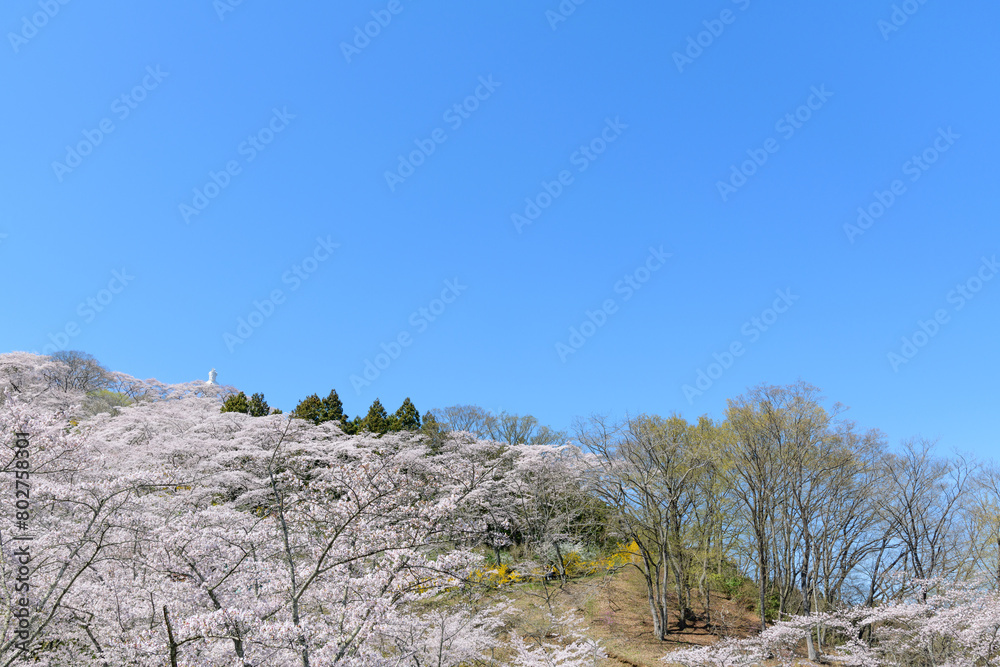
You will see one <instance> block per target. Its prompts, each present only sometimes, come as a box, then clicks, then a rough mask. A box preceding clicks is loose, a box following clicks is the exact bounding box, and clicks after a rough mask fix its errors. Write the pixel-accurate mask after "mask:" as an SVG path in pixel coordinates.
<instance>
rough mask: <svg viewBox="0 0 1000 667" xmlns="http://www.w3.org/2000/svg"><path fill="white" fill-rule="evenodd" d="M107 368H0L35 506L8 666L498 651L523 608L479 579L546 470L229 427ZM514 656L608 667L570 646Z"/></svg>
mask: <svg viewBox="0 0 1000 667" xmlns="http://www.w3.org/2000/svg"><path fill="white" fill-rule="evenodd" d="M86 371H87V369H86V368H76V369H71V368H68V367H67V365H66V363H64V362H63V361H60V360H58V359H51V358H46V357H36V356H33V355H28V354H22V353H17V354H7V355H2V356H0V382H2V384H3V401H2V405H0V433H2V438H3V445H4V447H6V448H7V451H8V452H10V453H11V454H13V456H9V457H8V459H7V463H6V468H5V472H7V473H8V475H9V478H10V479H12V480H13V478H14V476H15V475H14V473H15V472H16V471H18V470H21V471H28V472H30V476H29V475H27V474H26V475H21V477H23V478H25V479H24V488H30V498H27V500H28V502H27V503H22V504H21V505H18V507H22V506H23V507H25V508H26V509H24V510H23V513H20V514H15V512H14V511H7V509H8V508H7V507H5V511H4V512H3V513H2V514H0V545H2V549H3V557H4V578H3V587H4V596H3V607H2V609H0V622H2V623H3V634H2V643H0V664H3V665H9V664H12V663H13V662H15V661H18V660H22V659H25V658H26V659H28V660H29V661H34V662H35V663H37V664H46V665H115V666H118V665H163V664H173V665H216V666H221V665H274V666H280V665H314V666H316V665H334V664H336V665H373V664H399V663H400V661H408V662H412V663H414V664H420V665H423V664H435V665H441V666H442V667H444V666H446V665H457V664H460V663H468V662H470V661H477V660H481V659H486V657H487V656H488V655H489V654H490V652H491V651H492V650H493V649H494V648H495V647H496V645H497V642H498V640H497V629H498V628H499V627H500V626H501V625H502V623H503V618H504V617H503V614H502V609H500V608H497V607H492V608H491V607H484V605H483V604H482V603H481V601H480V600H479V599H478V598H477V597H476V596H475V595H473V594H472V592H473V591H472V589H471V587H469V586H467V585H466V584H465V582H466V580H467V579H468V578H469V575H470V573H471V571H472V570H473V569H474V568H475V567H476V566H477V565H479V564H480V563H481V561H482V557H481V556H480V555H477V554H476V553H475V552H474V550H473V549H474V547H476V546H479V545H480V544H481V543H482V541H483V539H484V536H485V535H487V534H488V532H489V531H488V526H487V524H488V517H489V515H490V513H491V512H490V509H491V508H492V507H493V503H494V502H495V500H496V499H497V498H509V497H510V495H511V494H512V493H515V492H516V488H517V485H516V483H515V482H516V478H517V477H518V475H520V474H522V472H523V466H521V465H519V460H520V459H521V458H522V456H524V457H525V458H526V459H528V458H530V459H531V462H532V464H533V465H537V463H538V461H539V460H540V459H538V455H539V453H538V452H531V453H529V452H517V451H510V452H501V451H499V450H498V449H497V448H496V445H495V444H494V443H491V442H486V441H477V440H475V439H474V438H471V437H469V436H468V435H467V434H457V435H455V436H454V437H450V438H448V439H447V441H446V442H445V443H444V445H443V447H441V449H440V451H439V452H437V453H435V454H434V455H433V456H431V455H429V452H428V449H427V448H426V447H424V446H423V445H422V444H421V442H420V440H419V438H417V437H416V436H409V435H405V434H403V435H396V434H389V435H386V436H383V437H380V438H376V437H373V436H371V435H356V436H346V435H345V434H344V433H343V432H342V431H340V430H339V428H338V427H337V426H336V425H335V424H333V423H326V424H321V425H318V426H316V425H312V424H310V423H308V422H306V421H304V420H301V419H290V418H289V417H288V416H286V415H272V416H265V417H257V418H254V417H249V416H247V415H244V414H238V413H228V412H227V413H223V412H220V406H221V404H222V397H223V396H224V395H225V394H226V393H227V392H229V391H230V390H229V389H228V388H225V387H217V386H213V385H206V384H205V383H191V384H184V385H171V386H168V385H163V384H160V383H157V382H155V381H139V380H136V379H134V378H130V377H128V376H125V375H121V374H111V375H110V376H109V377H108V378H107V382H104V383H102V387H101V388H99V389H98V388H97V387H95V386H90V384H92V383H91V382H90V380H88V377H87V373H86ZM100 392H107V393H110V394H112V395H113V398H115V399H116V400H111V401H109V400H105V404H104V405H103V406H96V407H95V405H94V400H95V397H97V398H100V397H101V395H102V394H101V393H100ZM105 398H107V397H105ZM116 402H117V403H119V404H117V405H116V404H114V403H116ZM101 407H103V408H106V409H99V408H101ZM549 450H551V451H550V453H551V454H553V455H558V448H549ZM21 451H24V452H26V453H25V454H23V455H22V454H21V453H20V452H21ZM15 452H16V453H15ZM21 461H28V462H29V463H28V465H24V466H21V465H19V463H20V462H21ZM9 494H10V495H9V498H8V499H7V506H8V507H9V508H10V510H13V506H14V503H15V498H14V495H13V491H10V492H9ZM29 537H30V538H31V539H27V538H29ZM19 550H20V551H19ZM23 553H30V557H27V558H26V557H24V556H21V555H20V554H23ZM25 563H26V567H21V564H25ZM431 598H434V599H437V600H443V599H447V600H449V601H450V603H449V605H448V606H447V607H446V612H445V613H437V614H430V615H428V612H427V611H426V610H424V611H422V610H421V608H420V606H419V605H417V604H416V603H417V602H419V601H420V600H428V599H431ZM553 642H554V643H553ZM512 651H513V652H512V653H511V654H510V657H511V659H512V660H514V661H520V662H521V663H522V664H535V663H536V662H537V661H538V660H545V659H546V658H545V656H550V655H551V656H555V657H559V655H561V656H562V657H563V658H572V657H573V656H576V658H574V660H576V659H581V658H580V656H582V655H584V654H587V655H588V656H591V657H592V656H593V653H594V651H593V650H592V647H591V646H590V645H589V644H588V643H587V642H585V641H584V640H583V639H582V638H578V637H574V636H568V637H565V638H564V637H559V636H558V635H553V638H552V640H551V641H549V640H547V642H546V643H542V644H539V643H537V642H536V643H534V644H533V643H531V642H523V641H522V642H520V643H519V644H518V643H517V642H515V648H514V649H513V650H512ZM572 662H573V661H572V660H571V661H570V662H567V663H565V664H572Z"/></svg>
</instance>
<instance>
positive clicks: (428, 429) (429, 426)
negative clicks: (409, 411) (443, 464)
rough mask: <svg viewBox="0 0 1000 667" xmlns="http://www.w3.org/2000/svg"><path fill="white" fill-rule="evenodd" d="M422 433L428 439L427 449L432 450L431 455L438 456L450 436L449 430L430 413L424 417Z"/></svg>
mask: <svg viewBox="0 0 1000 667" xmlns="http://www.w3.org/2000/svg"><path fill="white" fill-rule="evenodd" d="M420 432H421V433H422V434H423V435H424V437H425V438H426V440H425V442H426V444H427V447H428V448H430V450H431V454H437V453H438V452H440V451H441V448H442V447H443V446H444V441H445V438H447V436H448V429H447V428H446V427H445V426H444V425H443V424H441V422H439V421H438V420H437V419H436V418H435V417H434V413H433V412H428V413H426V414H425V415H424V419H423V424H422V425H421V426H420Z"/></svg>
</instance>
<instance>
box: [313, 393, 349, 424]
mask: <svg viewBox="0 0 1000 667" xmlns="http://www.w3.org/2000/svg"><path fill="white" fill-rule="evenodd" d="M328 421H335V422H340V423H341V424H343V423H344V422H346V421H347V417H346V415H344V404H343V403H341V402H340V397H339V396H337V390H336V389H331V390H330V394H329V396H327V397H326V398H324V399H323V401H322V408H321V410H320V419H319V423H322V422H328Z"/></svg>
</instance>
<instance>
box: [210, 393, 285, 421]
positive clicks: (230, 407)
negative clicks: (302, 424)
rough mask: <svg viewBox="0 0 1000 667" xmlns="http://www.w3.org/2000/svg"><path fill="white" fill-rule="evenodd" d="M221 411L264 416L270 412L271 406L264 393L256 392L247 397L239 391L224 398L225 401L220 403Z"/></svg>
mask: <svg viewBox="0 0 1000 667" xmlns="http://www.w3.org/2000/svg"><path fill="white" fill-rule="evenodd" d="M221 412H239V413H240V414H244V415H250V416H251V417H266V416H267V415H269V414H271V407H270V406H269V405H268V404H267V401H266V400H264V394H261V393H257V394H254V395H253V396H251V397H250V398H247V395H246V394H244V393H243V392H242V391H241V392H240V393H238V394H230V395H229V396H228V397H227V398H226V401H225V403H223V404H222V410H221ZM278 412H280V411H278Z"/></svg>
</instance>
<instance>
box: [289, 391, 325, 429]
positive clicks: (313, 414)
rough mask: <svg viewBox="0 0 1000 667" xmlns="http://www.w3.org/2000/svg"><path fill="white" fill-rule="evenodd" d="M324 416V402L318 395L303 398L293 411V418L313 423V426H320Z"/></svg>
mask: <svg viewBox="0 0 1000 667" xmlns="http://www.w3.org/2000/svg"><path fill="white" fill-rule="evenodd" d="M322 415H323V402H322V401H321V400H319V396H317V395H316V394H312V395H311V396H306V397H305V398H303V399H302V400H301V401H299V404H298V405H296V406H295V410H293V411H292V416H293V417H297V418H299V419H305V420H306V421H311V422H312V423H313V424H318V423H319V421H320V418H321V417H322Z"/></svg>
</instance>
